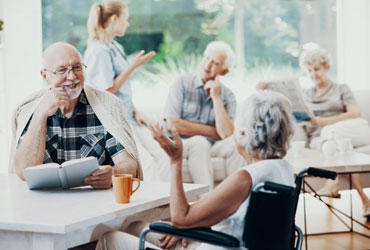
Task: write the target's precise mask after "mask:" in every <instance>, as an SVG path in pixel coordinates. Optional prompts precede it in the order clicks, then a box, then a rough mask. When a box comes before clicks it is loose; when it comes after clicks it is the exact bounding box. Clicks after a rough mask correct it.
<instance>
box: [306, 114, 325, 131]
mask: <svg viewBox="0 0 370 250" xmlns="http://www.w3.org/2000/svg"><path fill="white" fill-rule="evenodd" d="M327 119H328V118H327V117H320V116H317V117H313V118H311V120H309V122H310V123H311V124H312V125H313V126H314V127H316V128H322V127H324V126H326V125H328V122H327Z"/></svg>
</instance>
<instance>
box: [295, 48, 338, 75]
mask: <svg viewBox="0 0 370 250" xmlns="http://www.w3.org/2000/svg"><path fill="white" fill-rule="evenodd" d="M331 61H332V59H331V56H330V54H329V52H328V51H327V50H326V49H323V48H320V47H318V46H317V47H313V48H310V49H303V51H302V53H301V55H300V57H299V65H300V66H301V68H302V69H303V70H307V67H308V65H319V64H321V65H323V66H330V65H331Z"/></svg>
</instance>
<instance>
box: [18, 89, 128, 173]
mask: <svg viewBox="0 0 370 250" xmlns="http://www.w3.org/2000/svg"><path fill="white" fill-rule="evenodd" d="M31 119H32V118H31ZM31 119H30V121H31ZM30 121H28V124H27V126H26V128H25V129H24V131H23V133H22V136H21V138H20V139H19V142H18V145H19V144H20V142H21V141H22V139H23V137H24V135H25V134H26V133H27V129H28V126H29V123H30ZM123 150H125V148H124V147H123V146H122V145H121V144H120V143H119V142H118V141H117V140H116V139H115V138H114V137H113V136H112V135H111V134H110V133H109V132H108V131H106V130H105V129H104V127H103V125H102V124H101V122H100V121H99V119H98V117H97V116H96V115H95V113H94V111H93V109H92V108H91V106H90V104H89V102H88V100H87V98H86V95H85V93H84V91H82V92H81V95H80V98H79V101H78V103H77V105H76V107H75V109H74V111H73V114H72V116H71V117H70V118H65V117H64V116H63V114H62V112H61V111H60V110H59V109H58V111H57V112H56V113H55V114H54V115H52V116H50V117H48V119H47V131H46V148H45V157H44V163H50V162H55V163H58V164H62V163H63V162H65V161H68V160H73V159H80V158H85V157H88V156H94V157H96V158H97V159H98V162H99V165H111V166H113V165H114V163H113V160H112V158H113V157H114V156H115V155H116V154H118V153H120V152H121V151H123Z"/></svg>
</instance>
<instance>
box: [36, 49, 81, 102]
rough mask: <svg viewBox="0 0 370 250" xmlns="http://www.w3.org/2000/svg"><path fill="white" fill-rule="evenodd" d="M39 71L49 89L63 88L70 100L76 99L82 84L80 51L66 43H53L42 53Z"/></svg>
mask: <svg viewBox="0 0 370 250" xmlns="http://www.w3.org/2000/svg"><path fill="white" fill-rule="evenodd" d="M42 62H43V65H42V66H43V69H42V70H41V71H40V74H41V76H42V77H43V78H44V80H45V82H46V83H47V84H49V85H50V87H51V89H63V90H64V91H65V92H66V93H67V95H68V96H69V97H70V99H71V100H77V98H78V97H79V95H80V93H81V91H82V89H83V86H84V74H83V62H82V57H81V54H80V52H78V50H77V49H76V48H75V47H73V46H72V45H70V44H68V43H62V42H58V43H53V44H52V45H50V46H49V47H48V48H47V49H46V50H45V51H44V54H43V55H42Z"/></svg>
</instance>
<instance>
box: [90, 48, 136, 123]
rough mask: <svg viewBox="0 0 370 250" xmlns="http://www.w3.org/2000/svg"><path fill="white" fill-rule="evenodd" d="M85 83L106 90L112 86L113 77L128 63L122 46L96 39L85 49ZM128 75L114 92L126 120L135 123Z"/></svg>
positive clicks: (130, 78)
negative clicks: (124, 112)
mask: <svg viewBox="0 0 370 250" xmlns="http://www.w3.org/2000/svg"><path fill="white" fill-rule="evenodd" d="M84 61H85V65H86V66H87V68H86V83H87V84H89V85H90V86H92V87H94V88H96V89H100V90H106V89H108V88H110V87H112V86H113V81H114V79H115V78H116V77H117V76H118V75H120V74H121V73H122V72H123V71H125V70H126V69H127V68H128V66H129V64H128V62H127V58H126V55H125V52H124V50H123V48H122V46H121V45H120V44H119V43H117V42H115V41H113V42H112V43H110V44H107V43H103V42H99V41H96V42H95V43H93V44H91V45H90V46H89V47H88V48H87V50H86V51H85V60H84ZM131 80H132V76H130V77H129V78H128V79H127V80H126V82H125V83H124V84H123V85H122V87H121V88H120V89H119V91H117V93H116V94H115V95H116V96H117V97H118V98H119V99H120V100H121V101H122V103H123V106H124V109H125V111H126V114H128V115H127V120H128V122H129V123H130V125H136V122H135V119H134V117H133V106H132V89H131Z"/></svg>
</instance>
